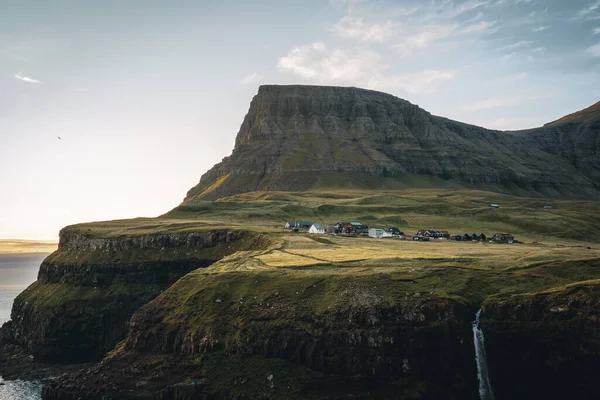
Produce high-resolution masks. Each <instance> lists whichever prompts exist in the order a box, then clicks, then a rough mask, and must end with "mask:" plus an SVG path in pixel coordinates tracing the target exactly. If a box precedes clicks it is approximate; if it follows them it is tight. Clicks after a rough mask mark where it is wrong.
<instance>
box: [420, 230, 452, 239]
mask: <svg viewBox="0 0 600 400" xmlns="http://www.w3.org/2000/svg"><path fill="white" fill-rule="evenodd" d="M415 236H425V237H428V238H432V239H438V240H443V239H450V233H449V232H448V231H434V230H419V231H417V234H416V235H415Z"/></svg>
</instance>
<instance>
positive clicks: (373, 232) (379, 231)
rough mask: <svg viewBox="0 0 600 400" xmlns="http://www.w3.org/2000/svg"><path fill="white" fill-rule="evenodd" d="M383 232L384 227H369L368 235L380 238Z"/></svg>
mask: <svg viewBox="0 0 600 400" xmlns="http://www.w3.org/2000/svg"><path fill="white" fill-rule="evenodd" d="M384 233H385V230H384V229H381V228H369V237H372V238H377V239H381V238H382V237H383V234H384Z"/></svg>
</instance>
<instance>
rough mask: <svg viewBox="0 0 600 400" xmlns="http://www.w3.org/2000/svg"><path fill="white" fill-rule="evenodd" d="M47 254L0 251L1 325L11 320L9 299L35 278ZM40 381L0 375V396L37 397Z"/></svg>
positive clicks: (5, 399)
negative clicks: (8, 377)
mask: <svg viewBox="0 0 600 400" xmlns="http://www.w3.org/2000/svg"><path fill="white" fill-rule="evenodd" d="M46 256H47V254H0V325H2V324H3V323H5V322H6V321H8V320H10V309H11V307H12V302H13V300H14V299H15V297H17V295H18V294H19V293H21V292H22V291H23V290H25V288H26V287H27V286H29V285H30V284H32V283H33V282H34V281H35V280H36V278H37V272H38V269H39V266H40V263H41V262H42V260H43V259H44V258H45V257H46ZM41 398H42V384H41V383H39V382H26V381H4V380H3V379H2V377H0V400H39V399H41Z"/></svg>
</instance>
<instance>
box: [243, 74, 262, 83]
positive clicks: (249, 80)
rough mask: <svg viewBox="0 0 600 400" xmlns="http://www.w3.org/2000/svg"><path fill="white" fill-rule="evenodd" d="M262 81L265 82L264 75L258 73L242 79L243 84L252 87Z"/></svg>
mask: <svg viewBox="0 0 600 400" xmlns="http://www.w3.org/2000/svg"><path fill="white" fill-rule="evenodd" d="M262 80H263V76H262V75H259V74H257V73H253V74H249V75H246V76H245V77H244V78H243V79H242V83H243V84H244V85H252V84H256V83H259V82H260V81H262Z"/></svg>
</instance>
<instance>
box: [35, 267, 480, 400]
mask: <svg viewBox="0 0 600 400" xmlns="http://www.w3.org/2000/svg"><path fill="white" fill-rule="evenodd" d="M293 275H294V276H293V277H288V278H286V279H290V280H291V281H288V282H287V286H286V283H283V282H281V279H282V278H281V276H280V274H279V273H276V272H273V273H269V274H248V273H246V274H243V275H239V274H237V273H220V274H214V273H212V274H211V273H202V272H200V271H196V272H193V273H191V274H188V275H186V277H184V278H182V279H181V280H180V281H178V282H177V283H176V284H175V285H173V286H172V287H171V288H170V289H169V290H167V291H166V292H165V293H163V294H162V295H161V296H160V297H158V298H157V299H156V300H154V301H153V302H151V303H149V304H148V305H146V306H145V307H143V308H141V309H140V310H139V311H138V312H136V314H135V315H134V317H133V318H132V322H131V329H130V333H129V336H128V338H127V341H126V342H125V343H124V344H123V346H122V348H120V349H119V350H118V351H117V352H115V354H114V355H112V356H111V357H110V358H109V359H108V360H105V361H104V362H103V363H102V364H100V365H97V366H96V367H94V368H92V369H90V370H87V371H82V372H81V373H79V374H76V375H72V376H67V377H64V378H63V379H61V380H58V381H56V382H54V383H52V384H51V385H49V386H48V387H47V388H46V389H45V398H46V399H61V400H63V399H71V398H73V399H75V398H78V397H79V396H82V395H85V398H89V399H95V398H98V399H100V398H102V396H106V397H104V398H124V399H125V398H134V397H135V396H140V397H142V398H148V399H160V398H167V397H165V396H166V394H165V393H171V394H170V395H169V396H173V397H168V398H176V399H187V398H190V399H191V398H207V399H258V398H265V399H266V398H268V399H305V398H312V399H336V398H349V396H351V398H357V399H358V398H368V399H372V398H381V399H383V398H389V399H396V398H406V399H412V398H414V399H416V398H424V397H426V398H431V399H434V398H439V399H442V398H444V399H476V398H477V381H476V376H477V374H476V370H475V362H474V352H473V342H472V333H471V326H470V324H469V321H471V320H472V319H473V315H474V310H473V309H472V307H470V306H468V305H466V304H464V303H461V302H458V301H455V300H449V299H444V298H437V297H433V296H420V297H418V298H417V297H412V296H411V297H410V298H406V297H405V294H404V293H403V292H400V291H398V290H394V288H393V287H390V289H389V290H390V291H389V293H395V294H394V296H395V298H392V299H390V298H385V297H386V296H387V294H388V289H387V288H383V289H379V288H377V287H373V285H369V284H366V283H362V282H361V281H360V280H356V279H353V278H343V277H342V278H336V277H329V278H324V279H319V280H315V279H314V278H312V277H309V276H306V275H304V274H293ZM303 275H304V276H303ZM242 278H243V279H242ZM278 280H279V282H278ZM274 287H277V288H278V289H276V290H273V288H274ZM396 289H397V288H396ZM159 365H160V367H158V366H159ZM130 390H133V393H132V392H130ZM176 391H177V392H178V393H179V394H178V395H173V393H175V392H176ZM136 398H137V397H136Z"/></svg>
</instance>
